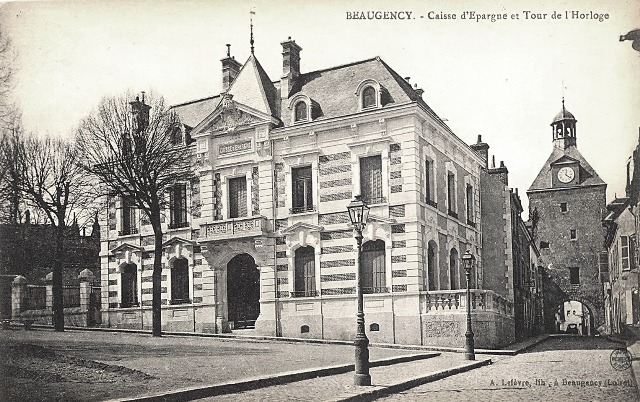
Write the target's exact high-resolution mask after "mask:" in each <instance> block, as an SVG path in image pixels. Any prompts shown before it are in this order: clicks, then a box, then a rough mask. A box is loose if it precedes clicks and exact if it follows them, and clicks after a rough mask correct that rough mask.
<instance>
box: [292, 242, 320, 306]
mask: <svg viewBox="0 0 640 402" xmlns="http://www.w3.org/2000/svg"><path fill="white" fill-rule="evenodd" d="M315 264H316V263H315V251H314V249H313V247H311V246H307V247H300V248H299V249H297V250H296V252H295V273H294V281H293V283H294V289H295V290H294V296H297V297H312V296H315V295H316V265H315Z"/></svg>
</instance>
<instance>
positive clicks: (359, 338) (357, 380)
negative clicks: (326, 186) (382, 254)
mask: <svg viewBox="0 0 640 402" xmlns="http://www.w3.org/2000/svg"><path fill="white" fill-rule="evenodd" d="M347 211H349V219H351V224H352V225H353V230H354V237H355V238H356V242H357V243H358V282H357V286H356V295H357V297H358V314H357V317H358V318H357V320H356V322H357V332H356V339H355V341H354V342H353V344H354V346H355V347H356V374H355V376H354V379H353V380H354V384H355V385H371V375H369V339H368V338H367V334H365V332H364V301H363V297H362V258H361V253H362V230H363V229H364V227H365V225H366V224H367V219H368V218H369V207H368V206H367V204H365V202H364V201H363V200H362V196H361V195H356V196H355V197H354V199H353V201H351V203H350V204H349V205H348V206H347Z"/></svg>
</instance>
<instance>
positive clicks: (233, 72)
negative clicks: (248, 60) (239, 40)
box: [220, 43, 242, 92]
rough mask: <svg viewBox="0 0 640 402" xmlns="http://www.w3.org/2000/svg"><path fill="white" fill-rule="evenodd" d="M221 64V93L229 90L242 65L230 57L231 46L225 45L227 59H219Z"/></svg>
mask: <svg viewBox="0 0 640 402" xmlns="http://www.w3.org/2000/svg"><path fill="white" fill-rule="evenodd" d="M220 61H221V62H222V91H223V92H225V91H227V90H228V89H229V87H230V86H231V84H233V81H234V80H235V79H236V77H237V76H238V73H240V69H241V68H242V64H240V63H239V62H238V61H236V58H235V57H232V56H231V45H230V44H228V43H227V57H225V58H224V59H220Z"/></svg>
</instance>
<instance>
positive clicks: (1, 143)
mask: <svg viewBox="0 0 640 402" xmlns="http://www.w3.org/2000/svg"><path fill="white" fill-rule="evenodd" d="M19 132H20V131H19V129H18V128H17V127H14V128H12V129H5V128H0V223H5V224H12V225H17V224H19V223H20V221H21V217H20V210H19V208H20V203H21V200H22V196H21V194H20V186H19V184H20V174H21V172H20V160H19V158H20V157H22V155H21V153H20V151H21V137H20V135H19Z"/></svg>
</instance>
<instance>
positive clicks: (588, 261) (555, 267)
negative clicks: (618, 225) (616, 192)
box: [527, 100, 607, 334]
mask: <svg viewBox="0 0 640 402" xmlns="http://www.w3.org/2000/svg"><path fill="white" fill-rule="evenodd" d="M576 122H577V121H576V119H575V117H574V116H573V114H571V113H570V112H568V111H567V109H566V108H565V106H564V100H563V102H562V110H561V111H560V113H558V115H557V116H556V117H555V118H554V119H553V122H552V123H551V128H552V139H553V149H552V152H551V155H550V156H549V158H548V159H547V161H546V162H545V163H544V165H543V167H542V169H541V170H540V172H539V173H538V176H537V177H536V179H535V180H534V182H533V183H532V184H531V187H530V188H529V190H528V191H527V195H528V197H529V208H530V213H531V217H532V220H533V223H534V225H535V226H536V229H535V231H534V239H535V241H536V244H537V245H538V246H539V247H540V252H541V255H542V258H543V260H544V264H545V266H546V273H547V275H549V276H550V279H551V281H552V282H555V283H556V284H557V285H558V289H559V290H560V292H558V293H556V292H554V293H553V294H552V293H551V292H545V317H546V318H547V319H551V318H552V317H554V316H555V314H556V312H557V311H560V310H561V309H562V306H563V305H564V302H567V301H571V300H574V301H578V302H581V303H583V304H585V305H586V306H587V308H588V310H589V313H590V314H591V315H592V317H593V319H592V320H589V322H590V323H591V328H588V329H587V332H588V333H589V334H593V333H594V332H593V330H594V329H595V328H597V327H598V326H599V325H600V324H602V323H603V321H604V309H603V307H604V306H603V299H602V287H601V284H600V278H599V255H600V253H601V252H602V251H603V244H602V226H601V220H602V214H603V210H604V208H605V191H606V187H607V185H606V184H605V183H604V182H603V181H602V179H600V177H599V176H598V174H597V173H596V172H595V170H594V169H593V168H592V167H591V166H590V165H589V163H588V162H587V161H586V159H585V158H584V157H583V156H582V155H581V154H580V152H579V151H578V148H577V143H576V140H577V133H576ZM558 309H560V310H558ZM548 322H549V325H548V328H547V329H548V330H549V331H552V332H553V331H554V330H555V325H554V323H553V321H548Z"/></svg>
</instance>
